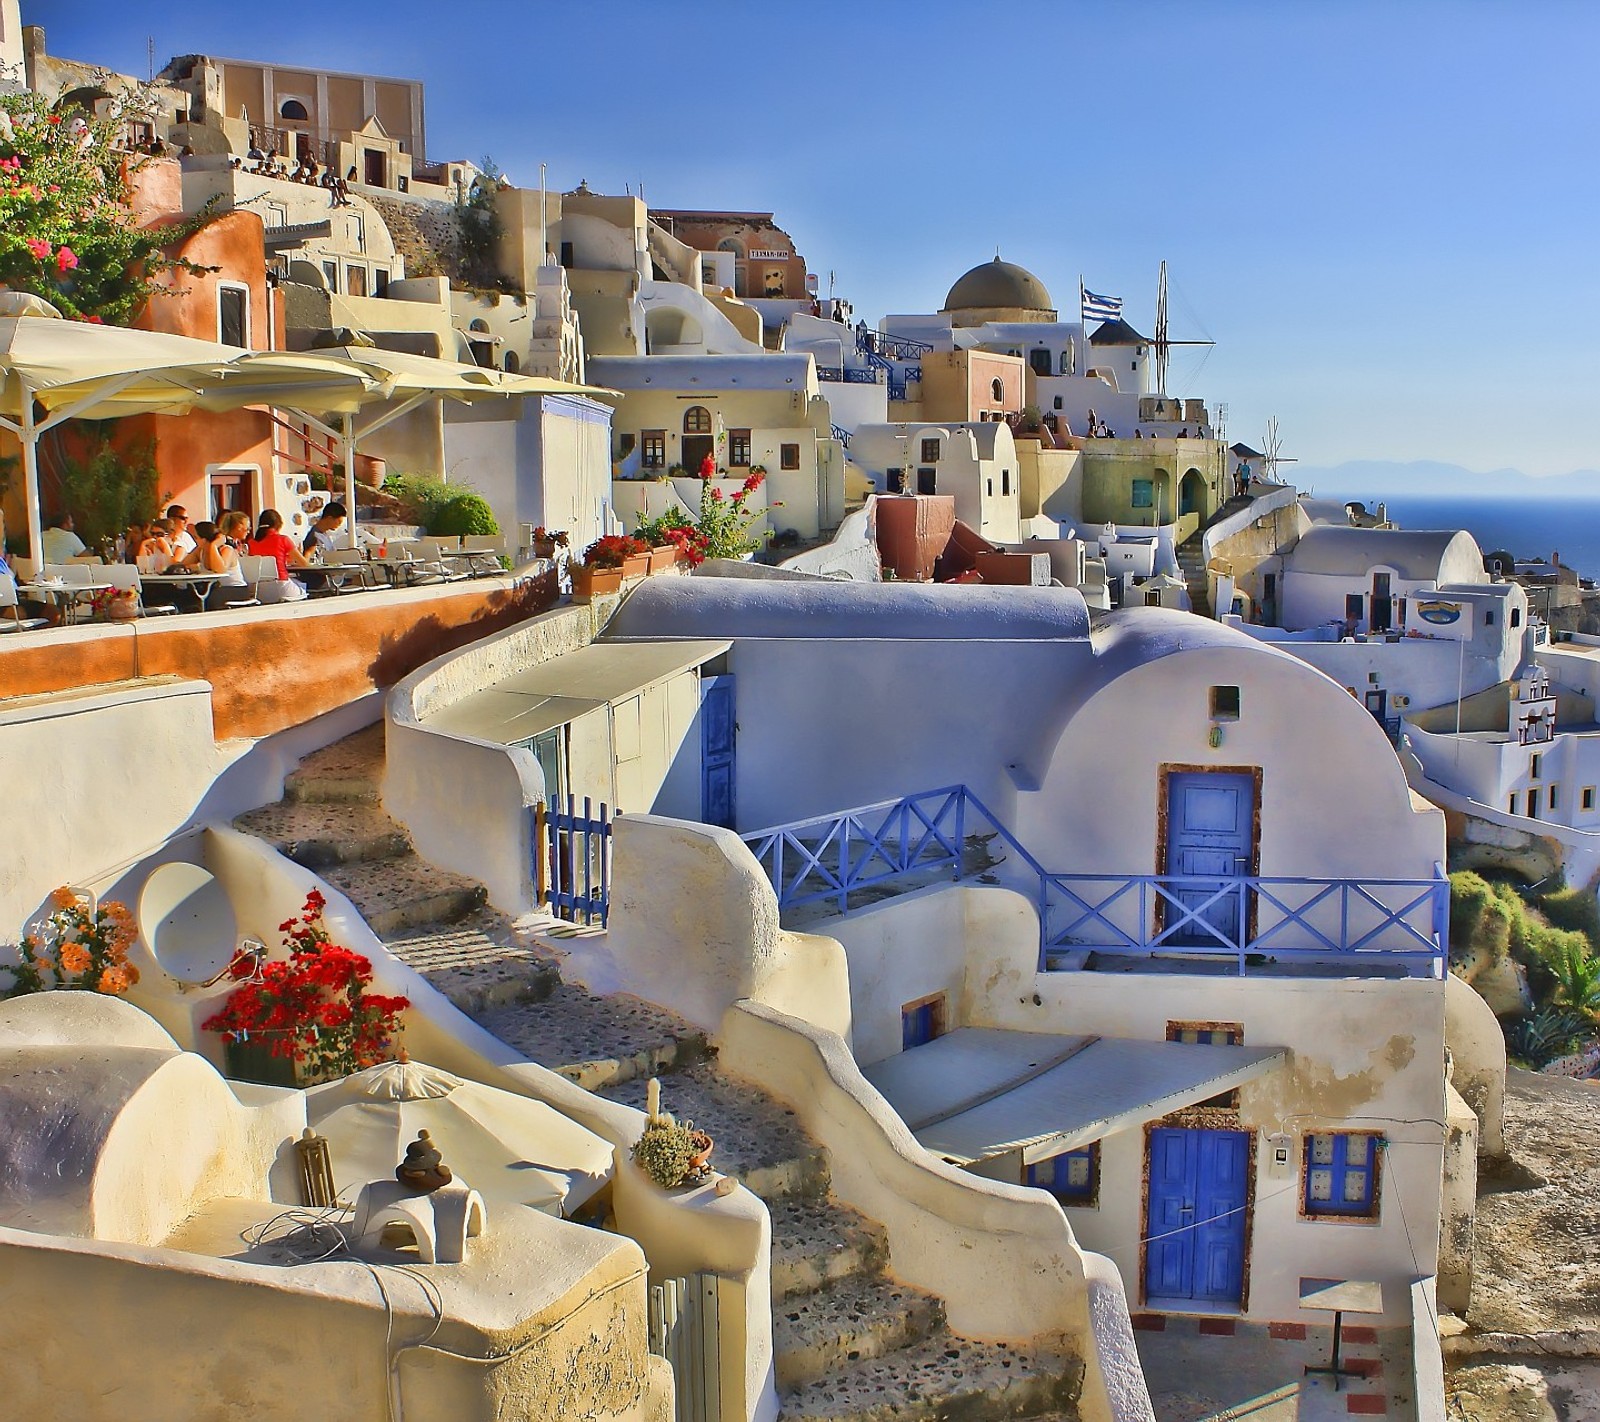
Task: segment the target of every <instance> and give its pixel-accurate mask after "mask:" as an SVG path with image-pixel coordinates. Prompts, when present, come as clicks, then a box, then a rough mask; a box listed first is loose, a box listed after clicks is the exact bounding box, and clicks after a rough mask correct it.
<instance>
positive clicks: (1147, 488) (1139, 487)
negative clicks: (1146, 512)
mask: <svg viewBox="0 0 1600 1422" xmlns="http://www.w3.org/2000/svg"><path fill="white" fill-rule="evenodd" d="M1155 501H1156V486H1155V485H1154V484H1153V483H1152V482H1151V481H1150V480H1149V479H1135V480H1134V481H1133V489H1132V494H1131V497H1130V499H1129V502H1130V503H1131V504H1132V505H1133V507H1134V508H1136V509H1148V508H1152V507H1154V505H1155Z"/></svg>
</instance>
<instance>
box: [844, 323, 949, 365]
mask: <svg viewBox="0 0 1600 1422" xmlns="http://www.w3.org/2000/svg"><path fill="white" fill-rule="evenodd" d="M856 349H857V350H858V351H860V352H861V354H862V355H884V356H888V357H889V359H890V360H920V359H921V358H922V357H923V356H925V355H927V354H928V352H929V351H931V350H932V349H933V345H932V343H931V342H928V341H919V340H916V339H914V338H913V337H911V336H891V335H890V334H889V333H888V332H887V331H872V330H868V331H857V332H856Z"/></svg>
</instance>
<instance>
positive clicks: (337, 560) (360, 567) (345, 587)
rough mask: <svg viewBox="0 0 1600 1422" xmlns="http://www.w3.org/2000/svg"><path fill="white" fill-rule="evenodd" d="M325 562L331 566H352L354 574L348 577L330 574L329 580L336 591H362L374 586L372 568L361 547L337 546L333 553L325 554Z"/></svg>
mask: <svg viewBox="0 0 1600 1422" xmlns="http://www.w3.org/2000/svg"><path fill="white" fill-rule="evenodd" d="M322 561H323V563H324V564H325V565H326V566H327V567H330V568H350V569H353V570H354V575H353V576H352V577H348V578H338V580H337V581H335V578H336V576H337V575H330V576H329V578H328V582H329V583H330V584H332V585H333V588H334V591H335V592H362V591H364V590H365V589H367V588H370V587H373V586H374V583H373V580H372V568H371V566H370V565H369V564H368V563H367V557H366V554H365V553H363V552H362V551H361V550H360V549H359V548H335V549H334V550H333V551H332V552H331V553H328V554H325V555H324V557H323V560H322Z"/></svg>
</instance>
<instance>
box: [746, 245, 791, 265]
mask: <svg viewBox="0 0 1600 1422" xmlns="http://www.w3.org/2000/svg"><path fill="white" fill-rule="evenodd" d="M745 255H746V256H747V257H749V258H750V260H751V261H752V262H787V261H788V260H789V258H790V257H792V256H794V253H793V252H772V251H768V250H767V249H766V248H765V247H752V248H751V249H750V250H749V251H748V252H746V253H745Z"/></svg>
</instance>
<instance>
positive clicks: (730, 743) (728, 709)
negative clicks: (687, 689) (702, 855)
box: [700, 676, 739, 829]
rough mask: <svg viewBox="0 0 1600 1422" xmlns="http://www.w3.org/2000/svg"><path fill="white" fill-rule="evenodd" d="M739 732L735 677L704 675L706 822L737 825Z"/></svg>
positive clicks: (703, 805)
mask: <svg viewBox="0 0 1600 1422" xmlns="http://www.w3.org/2000/svg"><path fill="white" fill-rule="evenodd" d="M738 735H739V726H738V723H737V721H735V719H734V699H733V678H732V677H731V676H708V677H703V678H701V681H700V820H701V822H702V823H703V824H708V825H722V826H724V827H725V828H727V829H732V828H734V818H735V812H736V809H737V806H736V804H735V798H734V790H735V780H734V743H735V741H736V740H737V739H738Z"/></svg>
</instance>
